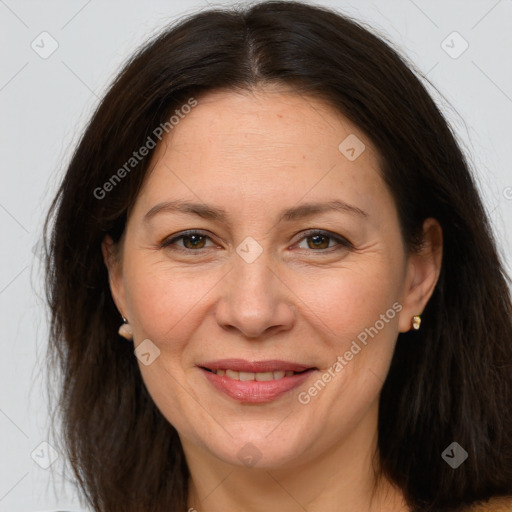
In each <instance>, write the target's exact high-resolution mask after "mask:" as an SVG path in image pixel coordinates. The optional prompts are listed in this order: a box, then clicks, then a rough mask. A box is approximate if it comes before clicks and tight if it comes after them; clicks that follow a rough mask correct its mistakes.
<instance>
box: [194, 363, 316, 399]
mask: <svg viewBox="0 0 512 512" xmlns="http://www.w3.org/2000/svg"><path fill="white" fill-rule="evenodd" d="M198 366H199V367H200V369H201V370H202V372H203V374H204V375H205V377H206V378H207V379H208V381H209V382H210V383H211V384H212V385H213V386H214V388H215V389H217V390H218V391H221V392H222V393H224V394H226V395H228V396H229V397H231V398H233V399H235V400H237V401H240V402H247V403H263V402H268V401H271V400H274V399H276V398H278V397H279V396H281V395H283V394H284V393H286V392H288V391H290V390H292V389H293V388H295V387H297V386H299V385H300V384H302V383H303V382H304V381H305V380H306V379H307V378H308V377H309V376H310V375H311V374H312V373H313V372H314V371H315V370H317V368H313V367H309V366H306V365H303V364H298V363H293V362H290V361H282V360H267V361H252V362H251V361H246V360H243V359H222V360H217V361H208V362H204V363H201V364H199V365H198Z"/></svg>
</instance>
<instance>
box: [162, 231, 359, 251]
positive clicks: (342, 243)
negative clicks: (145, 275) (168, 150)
mask: <svg viewBox="0 0 512 512" xmlns="http://www.w3.org/2000/svg"><path fill="white" fill-rule="evenodd" d="M193 235H199V236H201V237H204V238H208V239H210V240H211V237H210V236H208V235H207V234H206V233H205V232H203V231H201V230H188V231H183V232H182V233H180V234H179V235H178V236H175V237H173V238H170V239H166V240H164V241H163V242H162V243H161V244H160V246H161V248H167V249H171V250H175V251H181V252H186V253H192V252H197V253H199V252H202V251H204V250H206V249H208V248H209V247H202V248H200V249H188V248H185V247H177V246H176V247H171V246H172V245H174V244H175V243H176V242H177V241H178V240H183V239H184V238H187V237H190V236H193ZM313 236H322V237H324V238H329V239H331V240H334V241H335V242H337V245H336V246H334V247H327V248H325V249H319V250H315V249H310V251H311V252H316V253H320V254H326V253H330V252H333V251H336V250H339V249H340V248H345V249H353V248H354V246H353V245H352V243H351V242H349V241H348V240H347V239H346V238H344V237H342V236H340V235H335V234H334V233H331V232H329V231H324V230H321V229H311V230H307V231H305V232H304V233H303V236H302V238H300V239H299V240H298V242H301V241H302V240H305V239H307V238H311V237H313ZM211 241H212V242H213V240H211Z"/></svg>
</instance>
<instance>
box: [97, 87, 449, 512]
mask: <svg viewBox="0 0 512 512" xmlns="http://www.w3.org/2000/svg"><path fill="white" fill-rule="evenodd" d="M198 101H199V103H198V105H197V106H196V107H195V108H194V109H192V111H191V112H190V113H189V114H187V115H186V116H185V117H184V119H182V120H181V121H180V122H179V124H178V125H177V126H175V127H174V128H173V130H172V131H171V132H170V133H169V134H168V136H167V137H166V138H165V139H164V141H163V143H161V144H160V145H159V146H158V147H157V149H156V153H155V154H154V156H153V160H152V170H151V172H150V173H149V174H148V177H147V178H146V181H145V183H144V186H143V188H142V190H141V192H140V194H139V196H138V198H137V201H136V203H135V205H134V207H133V209H132V210H131V212H130V214H129V218H128V222H127V227H126V231H125V234H124V236H123V238H122V239H121V241H120V243H119V245H118V246H114V245H113V244H112V241H111V240H110V239H109V238H108V237H107V238H106V239H105V241H104V244H103V253H104V257H105V262H106V264H107V266H108V268H109V275H110V284H111V290H112V295H113V297H114V300H115V302H116V305H117V307H118V308H119V311H120V312H121V314H122V315H124V316H125V317H126V318H127V319H128V321H129V323H130V325H131V326H132V328H133V333H134V345H135V346H138V345H139V344H140V343H141V342H142V341H143V340H145V339H149V340H151V342H152V344H154V345H155V346H156V347H158V349H159V350H160V355H159V356H158V357H157V358H156V359H155V360H154V361H153V362H152V363H151V364H150V365H148V366H145V365H144V364H142V363H140V362H139V366H140V370H141V373H142V377H143V380H144V382H145V384H146V386H147V389H148V391H149V393H150V394H151V396H152V398H153V400H154V401H155V403H156V405H157V407H158V408H159V409H160V411H161V412H162V414H163V415H164V416H165V417H166V418H167V419H168V421H169V422H170V423H171V424H172V425H173V426H174V427H175V428H176V430H177V431H178V433H179V436H180V439H181V441H182V444H183V448H184V450H185V454H186V457H187V462H188V465H189V468H190V471H191V482H190V484H191V486H190V487H191V490H190V501H189V505H190V506H191V507H194V508H195V509H197V510H198V511H199V512H203V511H208V512H216V511H225V510H233V511H235V510H251V511H268V510H281V511H282V512H291V511H300V510H305V509H306V510H308V511H311V512H312V511H319V510H322V511H324V512H325V511H335V510H336V511H337V512H344V511H349V510H350V511H353V510H358V511H370V510H371V511H377V510H380V511H399V510H407V508H406V507H405V505H404V504H403V502H402V499H401V494H400V492H399V491H398V490H397V489H395V488H393V486H391V485H390V484H389V482H387V481H385V479H380V480H378V481H377V480H376V478H375V473H374V471H375V470H377V469H378V467H379V464H378V453H377V418H378V399H379V394H380V390H381V388H382V385H383V381H384V380H385V377H386V374H387V372H388V368H389V365H390V362H391V358H392V355H393V349H394V346H395V342H396V338H397V335H398V333H399V332H405V331H409V330H410V329H411V327H412V316H413V315H416V314H421V312H422V311H423V309H424V307H425V305H426V303H427V301H428V299H429V298H430V296H431V294H432V292H433V289H434V286H435V283H436V281H437V278H438V275H439V270H440V266H441V259H442V233H441V228H440V226H439V224H438V223H437V221H435V220H434V219H427V220H426V221H425V224H424V239H425V244H424V247H423V249H422V251H421V252H420V253H414V254H408V253H407V251H406V248H405V247H404V243H403V241H402V238H401V233H400V227H399V221H398V217H397V212H396V208H395V205H394V202H393V199H392V196H391V194H390V192H389V190H388V189H387V187H386V185H385V183H384V181H383V180H382V178H381V176H380V171H379V167H378V159H377V153H376V150H375V149H374V148H373V146H372V144H371V141H370V140H368V139H367V137H366V136H365V135H364V134H363V133H361V131H360V130H358V128H357V127H356V126H354V125H352V124H351V123H350V122H349V121H348V120H346V119H345V118H344V117H342V116H341V115H340V114H338V113H337V112H336V111H334V110H333V109H332V107H330V106H329V105H326V104H325V103H323V102H321V101H319V100H316V99H314V98H310V97H303V96H299V95H297V94H295V93H293V92H291V91H287V90H284V89H277V88H270V87H268V86H267V87H266V88H260V89H255V90H252V91H247V92H242V93H241V92H234V91H218V92H215V93H208V94H207V95H205V96H204V97H200V98H198ZM351 134H352V135H356V136H357V137H358V138H359V139H360V140H361V141H363V143H364V144H365V150H364V151H363V152H362V153H361V154H360V156H359V157H358V158H356V159H355V160H353V161H350V160H349V159H348V158H346V156H345V155H344V154H342V152H340V150H339V149H338V146H339V144H340V143H341V142H342V141H343V140H344V139H345V138H346V137H347V136H348V135H351ZM174 200H188V201H192V202H196V203H204V204H207V205H209V206H214V207H218V208H223V209H224V210H225V211H226V215H227V222H224V221H220V220H212V219H205V218H201V217H200V216H197V215H192V214H186V213H175V212H174V213H173V212H162V211H161V212H160V213H157V214H155V215H153V216H152V217H151V218H150V219H149V220H144V216H145V215H146V213H147V212H148V211H149V210H151V209H152V208H153V207H155V205H157V204H159V203H161V202H165V201H174ZM332 200H341V201H344V202H345V203H348V204H350V205H352V206H355V207H357V208H359V209H361V210H363V211H364V212H366V215H362V214H357V213H353V212H349V211H329V212H323V213H319V214H315V215H312V216H309V217H304V218H297V219H292V220H281V221H280V220H279V215H280V213H281V212H282V210H284V209H287V208H292V207H296V206H299V205H302V204H304V203H308V202H327V201H332ZM188 229H198V230H201V232H202V233H200V234H206V235H207V236H208V237H210V238H206V239H201V238H199V241H198V239H197V238H196V239H195V244H196V245H198V246H199V247H202V249H200V250H198V249H195V248H193V247H194V243H192V244H191V243H190V239H188V240H184V239H177V240H175V241H174V242H173V243H172V244H171V245H168V246H167V247H162V245H161V244H162V242H163V241H166V240H167V241H169V240H171V239H173V238H175V237H177V236H178V235H179V234H180V233H182V232H183V231H184V230H188ZM309 229H319V230H325V231H329V232H331V233H332V235H331V236H332V237H336V236H339V237H344V238H346V239H348V240H349V241H350V243H351V244H352V246H353V247H352V246H349V247H345V246H344V245H338V244H337V241H336V238H325V239H324V238H322V237H320V238H315V236H314V235H315V234H313V235H311V234H309V238H307V235H305V234H304V232H305V231H306V230H309ZM249 236H250V237H252V238H253V239H255V240H256V241H257V243H258V244H259V246H260V247H261V249H262V252H261V254H260V255H259V256H258V258H257V259H255V261H253V262H251V263H248V262H247V261H245V260H244V259H243V258H242V257H241V256H240V255H239V254H238V253H237V251H236V249H237V247H238V246H239V245H240V244H241V243H242V241H244V239H245V238H246V237H249ZM184 242H185V243H187V242H188V247H192V248H190V249H188V252H187V249H186V247H187V245H184ZM315 243H316V244H317V245H315ZM318 246H320V248H317V247H318ZM180 249H181V250H180ZM194 251H195V252H194ZM393 304H395V307H396V304H398V305H399V309H400V311H395V313H396V314H395V315H393V318H389V316H391V315H390V314H389V315H387V316H386V319H387V321H386V322H383V323H384V327H383V328H381V329H379V330H378V334H377V335H375V336H374V337H373V338H370V337H369V338H368V343H367V345H361V343H359V345H360V346H361V350H360V351H359V352H358V353H357V354H356V355H354V356H353V359H352V360H351V361H347V364H346V365H344V368H343V369H342V370H341V371H339V372H338V373H336V376H335V377H333V378H332V379H331V381H330V382H329V383H328V384H327V385H326V386H325V387H324V388H323V389H322V390H321V391H320V392H319V393H318V394H317V395H316V396H314V397H311V399H310V401H309V403H307V404H303V403H300V402H299V400H298V394H299V392H301V391H304V390H306V391H307V390H308V388H310V387H311V386H312V384H313V383H314V382H315V381H317V379H319V378H321V376H322V374H323V373H325V372H326V371H327V370H328V369H329V368H331V367H332V366H333V364H334V363H335V362H336V360H337V357H338V356H340V355H341V356H343V355H344V354H345V353H346V352H347V351H348V350H349V349H350V347H351V343H352V342H353V341H354V340H357V336H358V334H360V333H361V332H362V331H364V330H365V328H369V327H370V326H375V325H376V322H377V321H378V320H379V319H381V318H382V316H381V315H386V312H387V311H388V310H390V308H392V306H393ZM379 325H380V324H379ZM222 358H242V359H246V360H249V361H260V360H266V359H283V360H287V361H292V362H296V363H303V364H306V365H307V366H311V367H315V368H317V370H316V371H315V372H314V374H312V375H311V376H310V377H309V378H308V380H307V382H306V383H304V384H303V385H301V386H300V388H298V389H294V390H292V391H290V392H288V393H286V394H285V395H282V396H280V397H279V398H277V399H276V400H274V401H271V402H268V403H264V404H248V403H240V402H238V401H236V400H233V399H231V398H229V397H227V396H226V395H224V394H221V393H219V392H218V391H216V390H215V389H214V388H213V387H212V386H211V384H210V383H209V382H208V381H207V379H206V378H205V376H204V374H203V371H202V370H200V369H199V368H198V367H197V364H198V363H199V362H204V361H207V360H210V361H211V360H216V359H222ZM247 443H252V444H253V445H254V446H255V447H256V448H257V452H256V453H257V454H258V457H259V460H258V461H257V463H256V465H254V466H253V467H248V466H246V465H244V464H243V462H242V461H241V460H240V458H239V455H240V453H242V454H243V453H244V450H247V448H244V446H246V444H247ZM373 491H375V492H373Z"/></svg>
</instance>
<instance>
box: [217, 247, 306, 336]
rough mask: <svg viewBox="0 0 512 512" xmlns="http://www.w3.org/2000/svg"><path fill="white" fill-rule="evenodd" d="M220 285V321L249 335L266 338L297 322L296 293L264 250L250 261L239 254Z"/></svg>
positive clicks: (230, 328)
mask: <svg viewBox="0 0 512 512" xmlns="http://www.w3.org/2000/svg"><path fill="white" fill-rule="evenodd" d="M234 259H235V262H234V266H233V268H232V270H231V271H230V272H228V273H227V275H226V276H225V278H224V279H223V280H222V283H221V285H220V293H221V296H220V298H219V300H218V303H217V306H216V308H215V316H216V320H217V323H218V325H220V326H221V327H222V328H223V329H226V330H231V331H238V332H240V333H241V334H242V335H243V336H245V337H247V338H265V337H268V336H271V335H272V336H274V335H275V334H277V333H279V332H282V331H287V330H289V329H291V328H292V326H293V325H294V322H295V317H296V309H295V307H294V305H293V293H292V292H291V290H290V289H289V288H288V286H287V283H285V282H284V281H283V280H282V279H281V278H280V277H279V276H278V274H277V272H276V270H274V269H272V268H270V266H269V262H268V260H267V258H265V257H264V254H262V255H261V256H260V257H259V258H258V259H257V260H256V261H253V262H252V263H247V262H246V261H244V260H243V259H242V258H240V257H238V256H237V255H235V256H234Z"/></svg>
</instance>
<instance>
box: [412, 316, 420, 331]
mask: <svg viewBox="0 0 512 512" xmlns="http://www.w3.org/2000/svg"><path fill="white" fill-rule="evenodd" d="M420 326H421V316H420V315H414V316H413V317H412V328H413V329H414V330H415V331H419V329H420Z"/></svg>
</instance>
